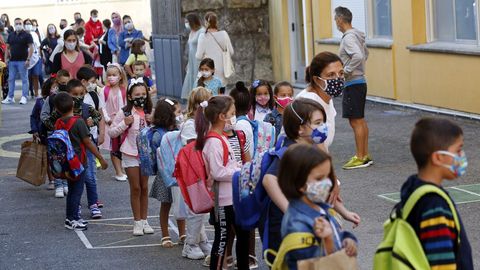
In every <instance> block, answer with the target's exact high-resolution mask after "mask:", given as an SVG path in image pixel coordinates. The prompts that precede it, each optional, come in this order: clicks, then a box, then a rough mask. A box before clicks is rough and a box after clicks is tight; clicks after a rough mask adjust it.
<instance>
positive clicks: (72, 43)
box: [65, 42, 77, 51]
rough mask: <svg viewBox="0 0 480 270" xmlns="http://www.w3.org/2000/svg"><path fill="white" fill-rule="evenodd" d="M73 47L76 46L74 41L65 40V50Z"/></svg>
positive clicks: (71, 49)
mask: <svg viewBox="0 0 480 270" xmlns="http://www.w3.org/2000/svg"><path fill="white" fill-rule="evenodd" d="M75 47H77V43H76V42H65V48H67V50H69V51H73V50H75Z"/></svg>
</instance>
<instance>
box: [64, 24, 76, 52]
mask: <svg viewBox="0 0 480 270" xmlns="http://www.w3.org/2000/svg"><path fill="white" fill-rule="evenodd" d="M70 36H75V39H76V40H77V45H76V46H75V50H76V51H77V52H79V51H80V45H79V42H78V36H77V34H76V33H75V31H74V30H72V29H68V30H67V31H65V33H63V40H64V41H65V43H67V38H68V37H70ZM65 43H64V44H63V53H66V52H67V47H65Z"/></svg>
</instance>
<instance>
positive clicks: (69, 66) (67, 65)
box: [61, 51, 85, 79]
mask: <svg viewBox="0 0 480 270" xmlns="http://www.w3.org/2000/svg"><path fill="white" fill-rule="evenodd" d="M61 60H62V69H65V70H67V71H68V73H70V76H71V77H72V78H74V79H76V78H77V72H78V70H79V69H80V68H81V67H82V66H83V65H85V58H84V57H83V52H81V51H80V52H78V55H77V58H75V61H73V62H70V60H68V58H67V56H66V55H65V54H64V53H62V56H61Z"/></svg>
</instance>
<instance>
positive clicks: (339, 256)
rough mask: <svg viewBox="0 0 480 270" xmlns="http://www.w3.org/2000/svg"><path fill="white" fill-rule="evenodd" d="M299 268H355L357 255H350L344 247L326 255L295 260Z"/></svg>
mask: <svg viewBox="0 0 480 270" xmlns="http://www.w3.org/2000/svg"><path fill="white" fill-rule="evenodd" d="M297 267H298V269H299V270H300V269H301V270H333V269H335V270H357V269H358V263H357V257H350V256H348V255H347V253H345V249H342V250H340V251H337V252H335V253H332V254H330V255H328V256H324V257H319V258H313V259H308V260H301V261H298V262H297Z"/></svg>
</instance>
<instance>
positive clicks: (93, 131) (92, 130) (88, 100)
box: [83, 92, 105, 139]
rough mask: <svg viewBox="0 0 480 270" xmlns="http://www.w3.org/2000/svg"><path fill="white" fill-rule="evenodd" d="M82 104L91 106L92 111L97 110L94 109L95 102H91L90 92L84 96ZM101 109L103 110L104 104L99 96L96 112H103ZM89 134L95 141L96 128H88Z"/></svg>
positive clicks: (96, 136)
mask: <svg viewBox="0 0 480 270" xmlns="http://www.w3.org/2000/svg"><path fill="white" fill-rule="evenodd" d="M97 95H98V94H97ZM83 102H84V103H86V104H88V105H90V106H92V107H93V108H94V109H97V108H95V102H94V101H93V99H92V96H91V95H90V92H88V93H87V94H86V95H85V97H84V98H83ZM103 108H105V102H104V101H103V99H101V98H100V95H98V112H101V111H102V110H103ZM90 134H92V136H93V138H94V139H97V138H98V127H97V126H93V127H91V128H90Z"/></svg>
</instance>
